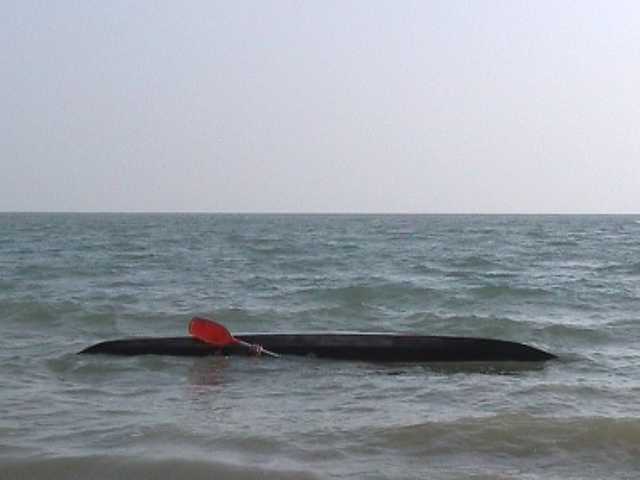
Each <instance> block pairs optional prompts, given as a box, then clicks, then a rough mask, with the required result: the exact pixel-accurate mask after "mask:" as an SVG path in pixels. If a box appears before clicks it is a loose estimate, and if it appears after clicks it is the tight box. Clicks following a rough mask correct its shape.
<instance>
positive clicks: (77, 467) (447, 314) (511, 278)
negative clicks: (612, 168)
mask: <svg viewBox="0 0 640 480" xmlns="http://www.w3.org/2000/svg"><path fill="white" fill-rule="evenodd" d="M639 312H640V216H568V215H567V216H528V215H522V216H503V215H496V216H466V215H242V214H237V215H220V214H108V213H105V214H89V213H86V214H71V213H70V214H62V213H61V214H54V213H1V214H0V479H2V480H5V479H7V480H8V479H12V480H13V479H46V480H56V479H76V478H77V479H85V478H92V479H136V480H140V479H173V478H188V479H189V480H197V479H210V478H225V479H253V478H256V479H257V478H260V479H270V478H273V479H342V478H350V479H387V478H389V479H425V478H429V479H476V480H478V479H503V480H504V479H527V480H533V479H563V480H564V479H601V478H605V477H606V478H610V479H613V478H615V479H632V478H633V479H635V478H638V477H640V349H639V348H638V345H639V341H640V323H639V321H640V318H639V315H640V313H639ZM194 315H201V316H208V317H211V318H214V319H216V320H218V321H219V322H221V323H223V324H225V325H226V326H227V327H228V328H229V329H230V330H231V331H232V332H247V331H250V332H251V331H264V332H289V331H302V332H304V331H320V332H323V331H336V330H349V331H365V332H415V333H419V334H432V335H464V336H478V337H491V338H500V339H505V340H514V341H517V342H522V343H526V344H529V345H532V346H535V347H538V348H542V349H544V350H547V351H550V352H552V353H555V354H556V355H558V356H559V359H558V360H554V361H550V362H547V363H543V364H540V365H530V364H529V365H525V366H522V367H518V366H517V365H513V364H505V365H500V364H499V363H497V364H493V365H486V364H478V365H475V364H451V365H449V364H433V365H429V364H384V363H368V362H356V361H337V360H322V359H318V358H305V357H283V358H280V359H269V358H244V357H229V358H224V357H210V358H206V357H205V358H189V357H168V356H153V355H150V356H138V357H126V358H125V357H114V356H105V355H77V352H78V351H80V350H81V349H83V348H85V347H87V346H89V345H91V344H93V343H96V342H99V341H103V340H109V339H117V338H123V337H131V336H178V335H186V334H187V324H188V321H189V319H190V318H191V317H192V316H194Z"/></svg>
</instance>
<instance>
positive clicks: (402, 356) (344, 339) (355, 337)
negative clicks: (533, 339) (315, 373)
mask: <svg viewBox="0 0 640 480" xmlns="http://www.w3.org/2000/svg"><path fill="white" fill-rule="evenodd" d="M235 337H236V338H237V339H239V340H241V341H243V342H246V343H250V344H257V345H262V346H263V347H264V348H266V349H269V350H273V351H274V352H278V353H279V354H281V355H303V356H314V357H318V358H329V359H339V360H364V361H372V362H496V361H508V362H542V361H546V360H552V359H554V358H557V357H556V356H555V355H553V354H551V353H548V352H545V351H544V350H540V349H538V348H535V347H531V346H529V345H524V344H522V343H517V342H511V341H506V340H496V339H490V338H475V337H449V336H432V335H406V334H389V333H254V334H236V335H235ZM79 353H81V354H109V355H129V356H130V355H174V356H193V357H202V356H207V355H248V354H249V353H248V352H247V349H246V348H244V347H242V346H241V345H235V344H231V345H225V346H216V345H212V344H209V343H206V342H203V341H201V340H198V339H196V338H192V337H137V338H125V339H120V340H109V341H105V342H100V343H97V344H95V345H92V346H90V347H88V348H85V349H84V350H82V351H81V352H79Z"/></svg>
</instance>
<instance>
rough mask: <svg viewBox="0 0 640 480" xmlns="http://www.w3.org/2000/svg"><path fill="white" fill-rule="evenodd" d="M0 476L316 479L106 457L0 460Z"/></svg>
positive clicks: (252, 468) (48, 479) (296, 473)
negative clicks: (0, 470) (0, 464)
mask: <svg viewBox="0 0 640 480" xmlns="http://www.w3.org/2000/svg"><path fill="white" fill-rule="evenodd" d="M0 476H1V477H2V478H7V479H10V478H29V479H32V480H40V479H43V480H58V479H63V480H66V479H68V478H71V477H72V478H91V479H95V480H111V479H114V480H120V479H125V480H126V479H135V480H145V479H149V480H155V479H174V478H186V479H189V480H210V479H212V478H224V479H228V480H234V479H244V480H246V479H252V478H255V479H258V478H259V479H274V480H278V479H282V480H313V479H316V478H319V477H317V476H316V475H315V474H313V473H311V472H305V471H302V470H285V469H276V468H271V467H269V468H267V467H264V466H260V465H240V464H232V463H223V462H211V461H202V460H189V459H178V458H175V459H166V458H163V459H157V460H154V459H139V458H135V457H129V456H107V455H96V456H81V457H55V458H32V459H19V460H3V462H2V472H1V474H0Z"/></svg>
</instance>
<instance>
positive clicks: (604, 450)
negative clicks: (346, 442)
mask: <svg viewBox="0 0 640 480" xmlns="http://www.w3.org/2000/svg"><path fill="white" fill-rule="evenodd" d="M369 434H373V435H372V437H375V438H376V439H377V440H376V443H377V444H378V446H381V447H384V448H390V449H398V450H404V449H412V450H415V449H420V450H422V451H424V452H425V453H426V452H428V453H429V454H437V453H448V452H451V450H452V449H455V450H456V451H459V452H460V451H462V452H465V453H467V454H469V453H472V452H475V453H500V454H509V455H514V456H529V455H531V454H532V452H535V454H536V455H557V454H558V453H562V454H570V455H572V456H574V455H575V454H576V453H578V454H580V453H585V452H588V453H589V454H590V455H596V456H599V457H600V458H601V459H606V460H608V461H611V459H612V457H617V458H619V459H624V460H627V459H629V458H633V457H637V456H638V455H639V454H640V419H638V418H611V417H572V418H556V417H538V416H532V415H527V414H498V415H491V416H489V415H488V416H486V417H471V418H462V419H457V420H453V421H448V422H425V423H421V424H417V425H411V426H402V427H396V428H381V429H376V431H375V432H369ZM594 460H595V459H594Z"/></svg>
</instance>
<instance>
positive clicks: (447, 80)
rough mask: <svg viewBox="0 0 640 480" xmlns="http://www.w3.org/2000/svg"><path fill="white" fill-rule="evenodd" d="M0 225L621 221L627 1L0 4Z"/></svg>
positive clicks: (632, 126)
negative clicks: (33, 214) (38, 221)
mask: <svg viewBox="0 0 640 480" xmlns="http://www.w3.org/2000/svg"><path fill="white" fill-rule="evenodd" d="M0 45H1V46H0V55H1V56H0V79H1V80H0V210H3V211H15V210H18V211H24V210H27V211H28V210H38V211H41V210H44V211H50V210H53V211H96V210H97V211H214V212H220V211H223V212H245V211H270V212H425V213H431V212H434V213H437V212H470V213H483V212H484V213H500V212H505V213H511V212H516V213H529V212H550V213H555V212H577V213H582V212H597V213H600V212H604V213H606V212H612V213H625V212H628V213H634V212H640V2H637V1H628V2H624V1H618V2H615V1H614V2H605V1H587V0H583V1H572V2H570V1H560V0H553V1H523V2H519V1H507V0H505V1H480V0H477V1H455V0H454V1H451V0H446V1H441V2H436V1H417V2H410V1H404V2H402V1H401V2H396V1H384V2H383V1H369V0H367V1H361V2H355V1H344V0H340V1H328V0H322V1H304V2H303V1H259V0H256V1H252V2H248V1H236V0H233V1H231V0H229V1H226V2H214V1H210V0H207V1H202V2H200V1H186V2H180V1H166V2H165V1H133V0H131V1H116V0H109V1H102V0H99V1H89V0H78V1H26V0H9V1H4V2H1V3H0Z"/></svg>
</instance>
